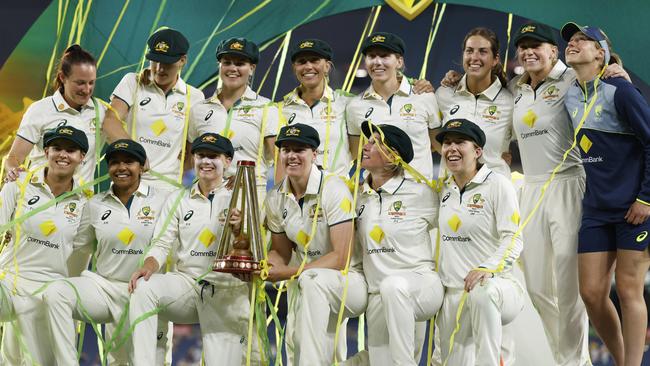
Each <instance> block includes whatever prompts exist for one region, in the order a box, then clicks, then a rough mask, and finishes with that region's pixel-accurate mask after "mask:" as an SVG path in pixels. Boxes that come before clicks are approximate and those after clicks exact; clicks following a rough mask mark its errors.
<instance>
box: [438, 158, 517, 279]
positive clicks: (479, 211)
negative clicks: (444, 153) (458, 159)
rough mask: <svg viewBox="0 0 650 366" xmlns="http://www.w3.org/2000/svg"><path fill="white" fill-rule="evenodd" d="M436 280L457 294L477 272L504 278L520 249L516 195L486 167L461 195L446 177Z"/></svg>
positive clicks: (507, 182) (499, 176)
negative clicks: (494, 272)
mask: <svg viewBox="0 0 650 366" xmlns="http://www.w3.org/2000/svg"><path fill="white" fill-rule="evenodd" d="M440 197H441V200H440V215H439V219H438V230H439V232H440V267H439V268H440V277H441V280H442V283H443V285H445V286H446V287H451V288H463V286H464V283H465V282H464V278H465V277H466V276H467V274H468V273H469V271H471V270H472V269H474V268H477V267H484V268H487V269H491V270H496V269H497V268H502V271H501V273H503V274H506V273H509V272H510V271H511V269H512V264H513V263H514V261H515V260H516V259H517V258H518V257H519V253H520V252H521V250H522V249H523V244H522V240H521V235H519V236H518V237H517V238H516V239H515V240H514V242H513V240H512V238H513V236H514V234H515V232H516V231H517V230H518V228H519V218H520V217H519V207H518V205H517V194H516V193H515V189H514V188H513V187H512V184H511V183H510V181H509V180H508V179H507V178H506V177H504V176H502V175H500V174H495V173H494V172H492V170H490V168H488V167H487V166H486V165H483V167H481V169H480V170H479V171H478V173H476V175H475V176H474V178H473V179H472V180H471V181H470V182H469V183H468V184H467V185H466V186H465V188H464V189H463V190H461V189H460V188H459V187H458V186H457V185H456V182H455V181H454V177H453V176H449V178H447V179H446V180H445V181H444V184H443V188H442V192H440Z"/></svg>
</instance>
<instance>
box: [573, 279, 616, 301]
mask: <svg viewBox="0 0 650 366" xmlns="http://www.w3.org/2000/svg"><path fill="white" fill-rule="evenodd" d="M609 288H610V286H609V283H604V284H603V283H595V282H588V283H581V284H580V297H581V298H582V301H583V302H584V303H585V306H587V307H596V306H599V305H600V304H602V303H603V302H604V301H606V300H607V299H608V298H609Z"/></svg>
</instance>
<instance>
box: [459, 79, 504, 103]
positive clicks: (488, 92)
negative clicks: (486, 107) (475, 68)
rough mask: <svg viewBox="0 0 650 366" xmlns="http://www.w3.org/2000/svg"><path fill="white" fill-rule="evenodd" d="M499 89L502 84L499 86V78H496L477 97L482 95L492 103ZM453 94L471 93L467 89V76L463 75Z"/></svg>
mask: <svg viewBox="0 0 650 366" xmlns="http://www.w3.org/2000/svg"><path fill="white" fill-rule="evenodd" d="M501 88H503V84H501V80H499V78H496V79H494V81H493V82H492V84H490V86H489V87H488V88H487V89H485V90H483V91H482V92H481V93H480V94H479V95H484V96H485V97H486V98H488V99H489V100H491V101H494V100H495V99H496V98H497V96H498V95H499V92H500V91H501ZM455 93H468V94H471V92H470V91H469V90H468V89H467V74H465V75H463V78H462V79H460V82H459V83H458V86H456V91H455Z"/></svg>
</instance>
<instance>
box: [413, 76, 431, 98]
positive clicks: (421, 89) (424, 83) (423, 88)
mask: <svg viewBox="0 0 650 366" xmlns="http://www.w3.org/2000/svg"><path fill="white" fill-rule="evenodd" d="M434 91H435V90H434V89H433V85H431V82H430V81H429V80H427V79H420V80H415V82H414V83H413V93H415V94H425V93H433V92H434Z"/></svg>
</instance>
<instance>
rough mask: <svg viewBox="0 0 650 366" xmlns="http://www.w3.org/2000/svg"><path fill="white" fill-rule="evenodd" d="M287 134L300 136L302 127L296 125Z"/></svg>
mask: <svg viewBox="0 0 650 366" xmlns="http://www.w3.org/2000/svg"><path fill="white" fill-rule="evenodd" d="M285 135H286V136H300V129H299V128H296V127H291V128H289V129H288V130H287V132H286V133H285Z"/></svg>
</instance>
